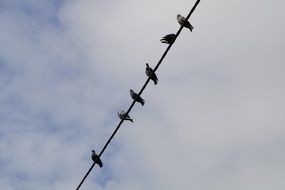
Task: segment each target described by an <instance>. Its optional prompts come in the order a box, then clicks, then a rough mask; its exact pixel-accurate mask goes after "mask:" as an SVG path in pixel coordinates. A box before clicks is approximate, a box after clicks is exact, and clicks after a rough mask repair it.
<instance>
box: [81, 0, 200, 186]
mask: <svg viewBox="0 0 285 190" xmlns="http://www.w3.org/2000/svg"><path fill="white" fill-rule="evenodd" d="M199 3H200V0H197V1H196V3H195V4H194V6H193V7H192V9H191V10H190V12H189V14H188V15H187V17H186V19H185V22H186V21H187V20H188V19H189V18H190V16H191V15H192V13H193V12H194V10H195V9H196V7H197V5H198V4H199ZM185 22H184V23H183V25H181V26H180V28H179V30H178V31H177V32H176V34H175V39H174V41H173V43H170V44H169V45H168V47H167V48H166V50H165V51H164V53H163V54H162V56H161V58H160V60H159V61H158V63H157V65H156V66H155V68H154V69H153V73H155V71H156V70H157V69H158V67H159V66H160V64H161V63H162V61H163V59H164V58H165V56H166V55H167V53H168V51H169V50H170V48H171V47H172V45H173V44H174V42H175V41H176V39H177V37H178V36H179V34H180V33H181V31H182V29H183V26H184V24H185ZM153 73H152V74H151V75H150V76H149V77H148V78H147V80H146V82H145V83H144V85H143V86H142V88H141V90H140V91H139V93H138V96H137V97H136V98H135V99H134V100H133V102H132V104H131V105H130V107H129V109H128V110H127V112H126V114H125V115H124V118H123V119H121V120H120V122H119V124H118V125H117V127H116V129H115V130H114V132H113V133H112V135H111V136H110V138H109V139H108V141H107V142H106V144H105V145H104V147H103V149H102V150H101V152H100V154H99V155H98V158H100V157H101V156H102V154H103V153H104V151H105V150H106V148H107V147H108V145H109V144H110V142H111V141H112V139H113V138H114V136H115V135H116V133H117V131H118V130H119V129H120V127H121V125H122V123H123V122H124V120H125V117H126V116H127V115H128V114H129V113H130V111H131V110H132V109H133V107H134V105H135V103H136V100H137V98H138V97H139V96H140V95H141V94H142V93H143V91H144V89H145V88H146V86H147V84H148V83H149V81H150V78H151V77H152V75H153ZM95 163H96V160H95V161H94V162H93V164H92V165H91V167H90V169H89V170H88V171H87V173H86V174H85V176H84V177H83V178H82V180H81V182H80V183H79V185H78V186H77V188H76V190H79V188H80V187H81V185H82V184H83V182H84V181H85V179H86V178H87V176H88V175H89V174H90V172H91V171H92V169H93V168H94V166H95Z"/></svg>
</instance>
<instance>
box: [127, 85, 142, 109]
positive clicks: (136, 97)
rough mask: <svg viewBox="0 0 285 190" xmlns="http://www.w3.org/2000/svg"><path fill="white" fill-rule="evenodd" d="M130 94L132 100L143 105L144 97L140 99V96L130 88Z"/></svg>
mask: <svg viewBox="0 0 285 190" xmlns="http://www.w3.org/2000/svg"><path fill="white" fill-rule="evenodd" d="M130 95H131V97H132V99H133V100H135V99H136V101H137V102H139V103H140V104H141V105H142V106H143V105H144V99H142V98H141V97H140V96H138V94H137V93H135V92H134V91H133V90H132V89H131V90H130Z"/></svg>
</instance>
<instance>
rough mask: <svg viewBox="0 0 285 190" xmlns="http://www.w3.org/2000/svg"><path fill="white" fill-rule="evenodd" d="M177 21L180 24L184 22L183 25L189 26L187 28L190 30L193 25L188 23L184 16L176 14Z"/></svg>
mask: <svg viewBox="0 0 285 190" xmlns="http://www.w3.org/2000/svg"><path fill="white" fill-rule="evenodd" d="M177 21H178V23H179V24H180V25H183V23H184V22H185V23H184V27H186V28H189V30H190V31H191V32H192V30H193V28H194V27H193V26H192V25H191V24H190V22H189V21H188V20H186V19H185V17H183V16H181V15H180V14H178V15H177Z"/></svg>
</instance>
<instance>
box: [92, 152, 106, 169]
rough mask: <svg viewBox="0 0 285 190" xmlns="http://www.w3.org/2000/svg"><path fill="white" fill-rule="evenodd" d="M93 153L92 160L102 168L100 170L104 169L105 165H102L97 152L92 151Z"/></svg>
mask: <svg viewBox="0 0 285 190" xmlns="http://www.w3.org/2000/svg"><path fill="white" fill-rule="evenodd" d="M91 152H92V154H91V158H92V160H93V161H94V162H95V163H96V164H98V165H99V166H100V168H102V167H103V163H102V161H101V159H100V157H99V156H98V155H97V154H96V152H95V150H92V151H91Z"/></svg>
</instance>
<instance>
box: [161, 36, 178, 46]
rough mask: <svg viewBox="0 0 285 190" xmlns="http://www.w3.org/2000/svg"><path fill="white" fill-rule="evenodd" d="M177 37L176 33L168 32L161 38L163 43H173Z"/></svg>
mask: <svg viewBox="0 0 285 190" xmlns="http://www.w3.org/2000/svg"><path fill="white" fill-rule="evenodd" d="M174 39H175V34H167V35H165V36H164V37H163V38H161V40H160V41H161V43H165V44H172V43H173V42H174Z"/></svg>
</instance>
